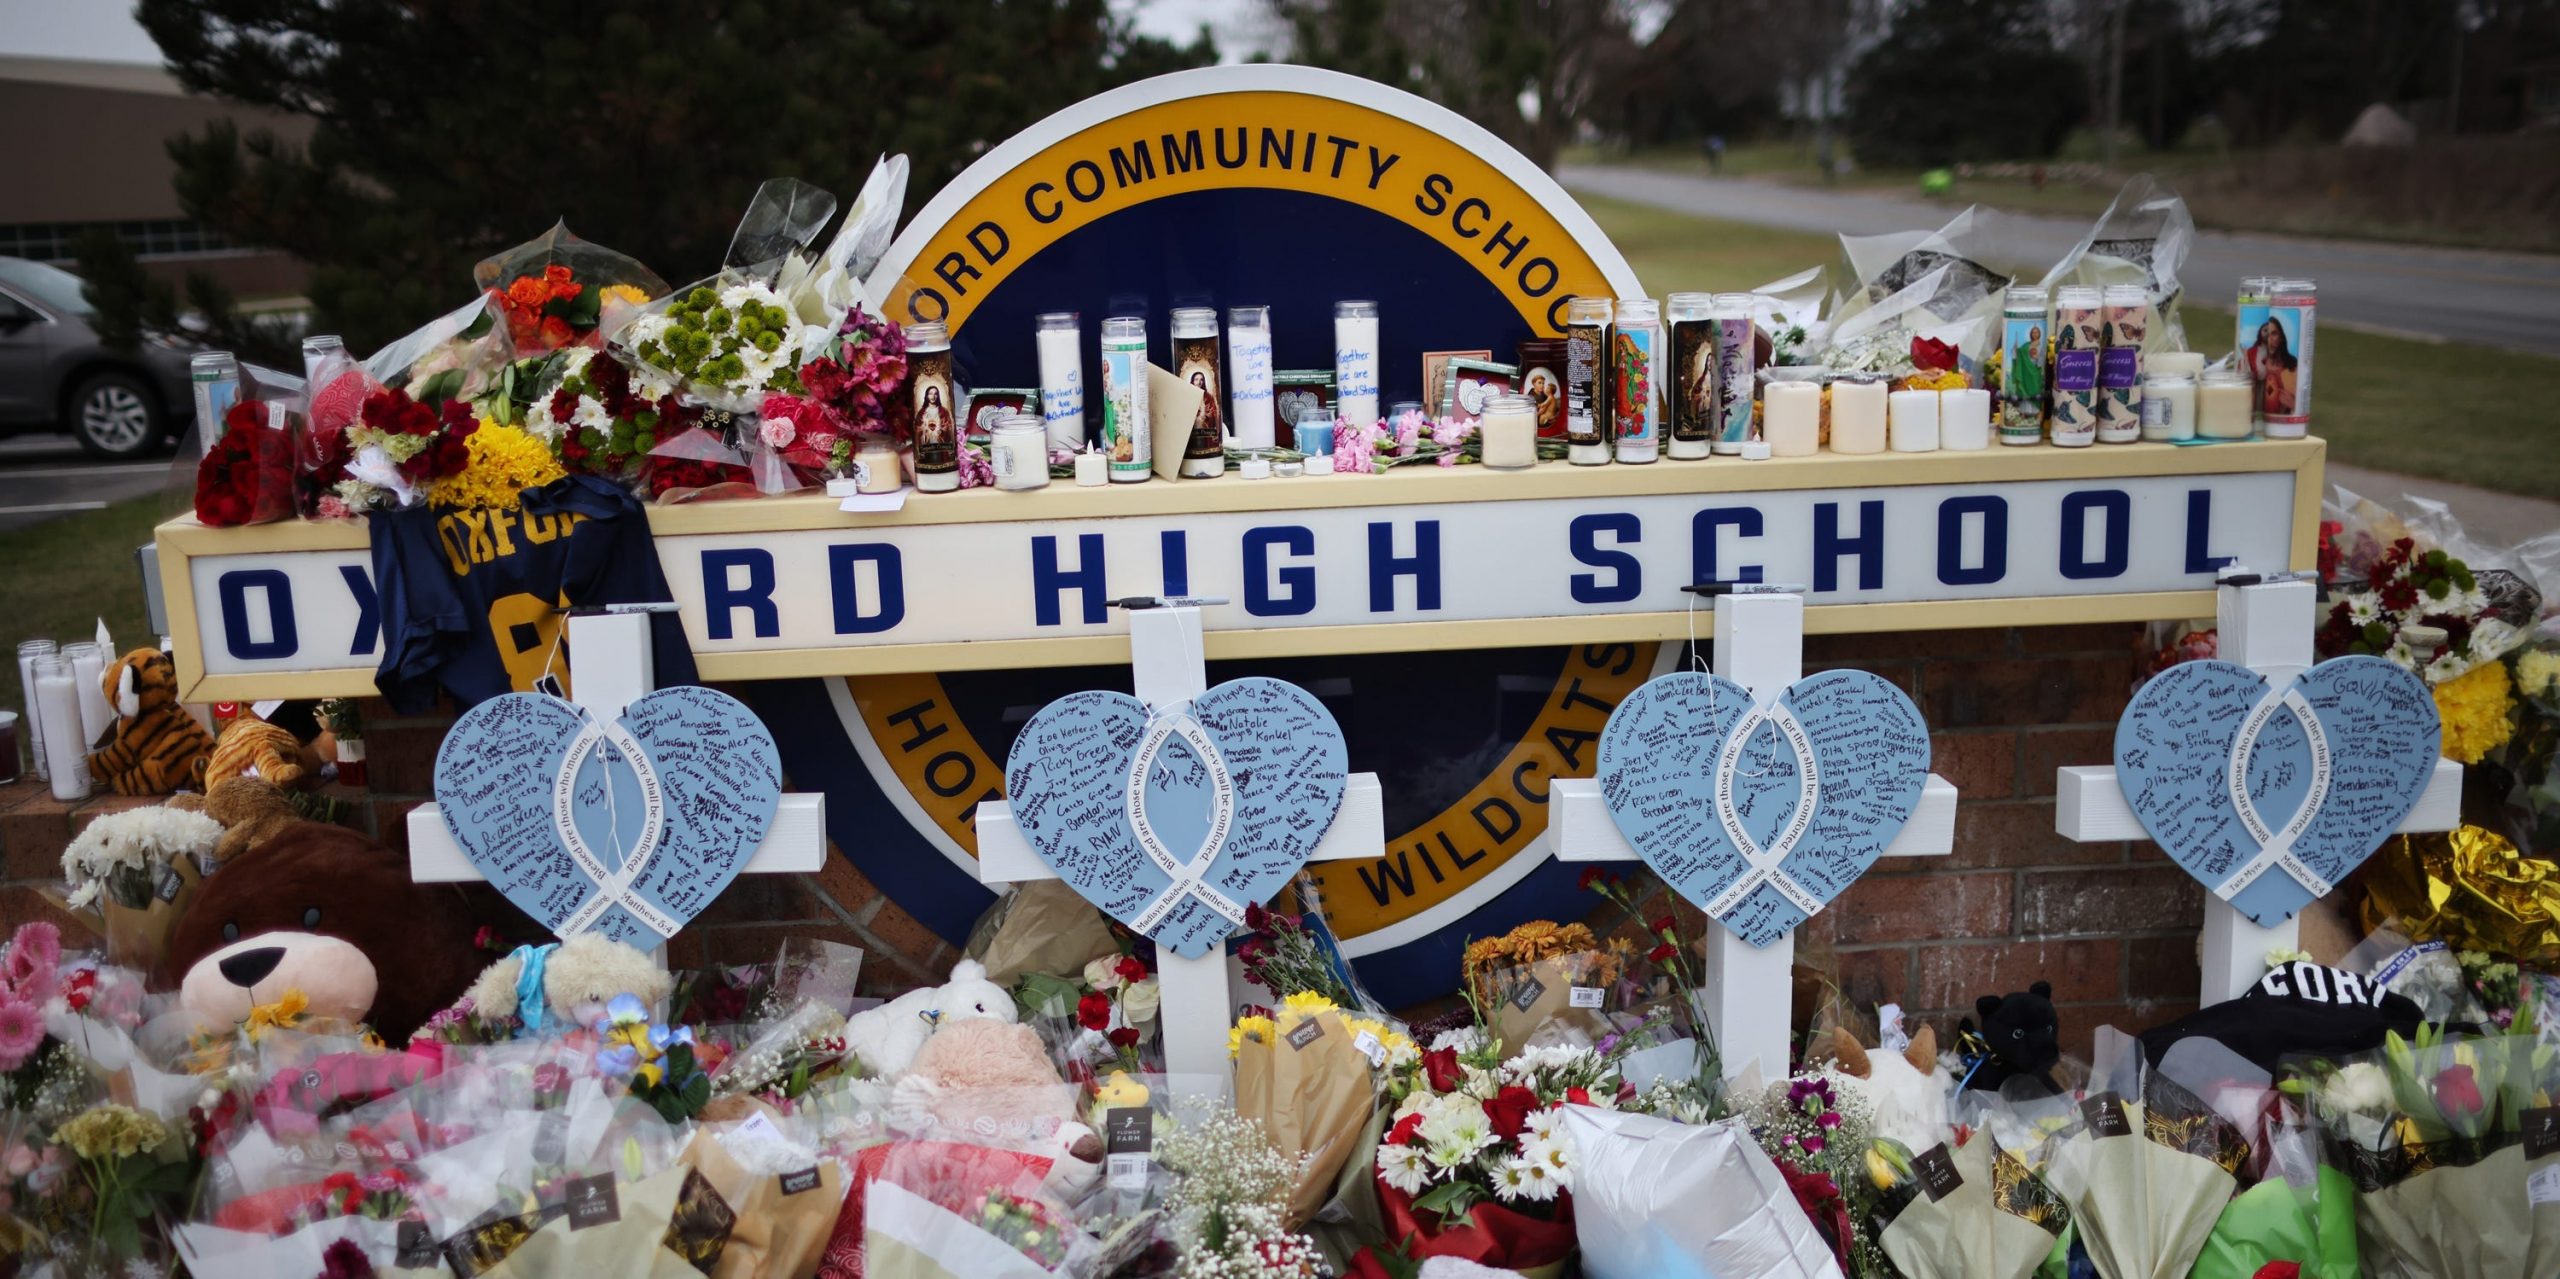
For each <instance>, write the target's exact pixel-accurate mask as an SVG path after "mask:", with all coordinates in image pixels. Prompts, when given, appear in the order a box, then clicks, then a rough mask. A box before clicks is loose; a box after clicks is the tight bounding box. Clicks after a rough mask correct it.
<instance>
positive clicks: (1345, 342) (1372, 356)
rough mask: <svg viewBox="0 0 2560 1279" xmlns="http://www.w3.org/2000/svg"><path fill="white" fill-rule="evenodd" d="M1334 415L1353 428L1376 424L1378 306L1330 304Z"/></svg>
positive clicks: (1355, 303) (1368, 304)
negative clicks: (1331, 315) (1331, 313)
mask: <svg viewBox="0 0 2560 1279" xmlns="http://www.w3.org/2000/svg"><path fill="white" fill-rule="evenodd" d="M1333 411H1334V412H1335V413H1337V414H1339V415H1340V416H1341V417H1343V418H1344V419H1345V420H1347V421H1349V422H1351V423H1352V424H1353V425H1355V426H1375V425H1377V424H1378V304H1377V303H1375V302H1336V303H1334V304H1333Z"/></svg>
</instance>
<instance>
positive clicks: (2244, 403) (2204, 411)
mask: <svg viewBox="0 0 2560 1279" xmlns="http://www.w3.org/2000/svg"><path fill="white" fill-rule="evenodd" d="M2253 391H2254V388H2252V387H2251V386H2250V384H2249V375H2248V374H2246V373H2242V372H2240V371H2239V370H2237V369H2214V370H2212V371H2210V372H2208V373H2206V374H2205V375H2204V379H2203V380H2202V381H2200V382H2198V383H2197V384H2196V435H2197V436H2198V437H2200V438H2202V439H2208V440H2245V439H2247V438H2249V410H2250V408H2251V407H2252V406H2251V404H2250V400H2251V399H2253V398H2254V395H2253Z"/></svg>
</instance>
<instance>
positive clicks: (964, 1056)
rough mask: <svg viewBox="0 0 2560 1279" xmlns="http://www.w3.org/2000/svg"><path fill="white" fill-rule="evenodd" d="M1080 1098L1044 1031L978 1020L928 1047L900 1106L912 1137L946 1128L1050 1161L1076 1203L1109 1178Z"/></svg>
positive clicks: (1059, 1184)
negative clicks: (1053, 1058)
mask: <svg viewBox="0 0 2560 1279" xmlns="http://www.w3.org/2000/svg"><path fill="white" fill-rule="evenodd" d="M1076 1094H1077V1090H1076V1087H1075V1085H1073V1084H1070V1083H1067V1082H1066V1081H1065V1080H1063V1079H1061V1078H1059V1076H1058V1068H1057V1067H1056V1066H1054V1065H1051V1064H1050V1061H1049V1052H1048V1049H1046V1048H1044V1047H1042V1046H1041V1043H1040V1033H1039V1032H1038V1031H1035V1030H1033V1029H1032V1028H1030V1027H1029V1026H1019V1025H1012V1024H1008V1023H1005V1022H1000V1021H993V1020H972V1021H961V1022H952V1023H949V1024H946V1025H944V1026H943V1027H942V1029H940V1030H938V1031H935V1032H934V1033H933V1036H932V1037H931V1038H929V1039H927V1040H925V1041H924V1046H923V1047H921V1048H919V1049H917V1050H916V1056H915V1061H914V1063H913V1064H911V1065H909V1066H908V1067H907V1073H906V1074H905V1075H903V1076H901V1077H900V1078H899V1080H898V1082H897V1085H896V1089H895V1092H894V1094H893V1102H892V1104H893V1108H894V1113H895V1114H896V1116H897V1121H898V1124H899V1126H900V1127H902V1128H905V1129H906V1130H907V1131H909V1132H916V1133H922V1132H924V1131H927V1130H936V1129H938V1130H940V1131H941V1132H944V1133H947V1134H949V1135H950V1138H951V1139H952V1140H958V1141H967V1142H973V1143H975V1144H979V1145H1001V1146H1007V1147H1010V1148H1012V1149H1016V1150H1026V1151H1031V1152H1034V1153H1041V1154H1047V1155H1048V1156H1049V1157H1050V1161H1051V1162H1050V1168H1049V1178H1048V1181H1049V1184H1050V1185H1051V1186H1054V1187H1056V1188H1057V1189H1059V1190H1061V1191H1063V1192H1065V1193H1066V1194H1067V1195H1068V1196H1069V1197H1070V1198H1074V1197H1076V1196H1080V1195H1082V1194H1083V1193H1084V1191H1086V1190H1087V1189H1090V1188H1091V1187H1092V1185H1093V1183H1094V1181H1095V1179H1097V1178H1098V1177H1100V1176H1101V1175H1102V1139H1101V1138H1100V1137H1099V1136H1098V1135H1096V1134H1095V1133H1094V1131H1093V1129H1091V1128H1088V1127H1086V1126H1085V1125H1084V1124H1083V1123H1082V1122H1081V1121H1080V1120H1078V1119H1077V1117H1076V1116H1077V1110H1078V1107H1077V1105H1076Z"/></svg>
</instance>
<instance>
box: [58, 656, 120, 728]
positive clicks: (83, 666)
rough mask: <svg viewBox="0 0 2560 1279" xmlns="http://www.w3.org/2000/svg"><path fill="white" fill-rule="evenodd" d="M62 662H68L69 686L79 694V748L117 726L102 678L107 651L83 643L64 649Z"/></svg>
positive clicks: (103, 676) (105, 669) (105, 666)
mask: <svg viewBox="0 0 2560 1279" xmlns="http://www.w3.org/2000/svg"><path fill="white" fill-rule="evenodd" d="M62 656H63V659H64V660H66V661H68V662H70V663H71V679H72V686H73V687H74V688H76V689H78V690H79V693H80V749H81V753H83V754H86V753H87V752H88V749H89V746H90V745H91V744H92V743H94V742H96V741H97V740H98V739H99V738H100V737H103V736H105V735H106V734H107V732H108V730H110V729H113V728H114V727H115V726H116V713H115V709H114V708H113V707H111V706H109V705H107V690H106V686H105V683H104V681H105V678H106V673H107V656H106V650H104V649H101V648H99V647H98V646H97V645H95V644H92V643H89V642H87V641H85V640H84V641H82V642H80V643H77V644H70V645H66V646H64V648H63V649H62Z"/></svg>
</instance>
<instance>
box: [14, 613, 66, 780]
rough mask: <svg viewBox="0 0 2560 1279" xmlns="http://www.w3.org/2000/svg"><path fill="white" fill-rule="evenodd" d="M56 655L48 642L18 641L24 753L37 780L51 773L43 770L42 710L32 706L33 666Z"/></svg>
mask: <svg viewBox="0 0 2560 1279" xmlns="http://www.w3.org/2000/svg"><path fill="white" fill-rule="evenodd" d="M56 651H57V650H56V649H55V648H54V643H53V641H52V640H49V639H31V640H20V641H18V695H19V696H20V697H23V698H25V699H26V710H27V713H26V716H25V718H24V720H23V723H24V726H25V731H26V734H27V753H28V755H29V756H30V757H32V759H33V760H34V763H35V770H36V776H37V777H39V778H45V777H51V776H53V772H52V770H50V769H48V768H46V767H45V759H44V708H43V707H41V706H38V705H37V704H36V663H37V662H38V661H41V660H43V659H45V658H48V657H51V656H53V655H54V653H55V652H56Z"/></svg>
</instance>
